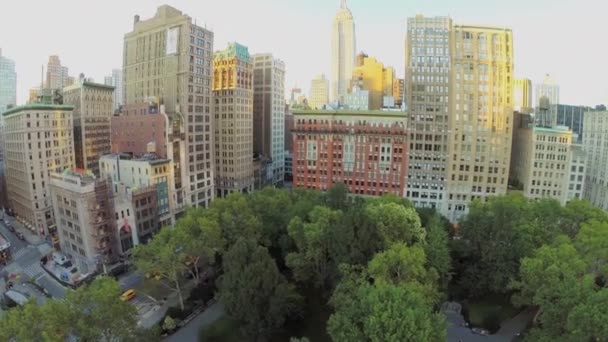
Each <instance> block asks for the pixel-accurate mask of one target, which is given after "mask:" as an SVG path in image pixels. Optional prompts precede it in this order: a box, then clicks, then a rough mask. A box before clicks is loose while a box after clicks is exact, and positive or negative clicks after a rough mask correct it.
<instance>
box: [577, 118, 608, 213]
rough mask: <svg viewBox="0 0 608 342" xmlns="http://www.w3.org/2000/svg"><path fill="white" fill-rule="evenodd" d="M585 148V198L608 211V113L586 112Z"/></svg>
mask: <svg viewBox="0 0 608 342" xmlns="http://www.w3.org/2000/svg"><path fill="white" fill-rule="evenodd" d="M584 121H585V124H584V126H583V148H584V150H585V152H586V155H587V166H586V167H587V171H586V173H585V191H584V197H585V199H586V200H588V201H590V202H591V203H592V204H593V205H595V206H596V207H599V208H602V209H603V210H605V211H608V167H606V165H608V112H606V111H593V112H586V113H585V117H584Z"/></svg>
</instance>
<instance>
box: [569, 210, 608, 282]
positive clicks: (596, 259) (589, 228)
mask: <svg viewBox="0 0 608 342" xmlns="http://www.w3.org/2000/svg"><path fill="white" fill-rule="evenodd" d="M574 244H575V246H576V249H577V250H578V251H579V253H580V255H581V256H582V257H583V259H584V260H585V262H586V263H587V265H589V272H591V273H593V274H594V275H595V277H596V278H598V280H600V281H601V283H603V284H605V283H606V279H608V222H600V221H591V222H589V223H584V224H583V225H582V228H581V229H580V231H579V232H578V234H577V235H576V239H575V240H574Z"/></svg>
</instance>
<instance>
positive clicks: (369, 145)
mask: <svg viewBox="0 0 608 342" xmlns="http://www.w3.org/2000/svg"><path fill="white" fill-rule="evenodd" d="M406 120H407V118H406V116H405V113H403V112H381V111H366V112H365V111H319V110H310V111H299V110H296V111H294V123H295V126H294V133H293V137H294V142H293V147H294V151H293V184H294V186H295V187H298V188H308V189H317V190H327V189H329V188H330V187H331V185H332V184H334V183H344V184H345V185H346V186H347V187H348V188H349V190H350V193H352V194H356V195H367V196H381V195H385V194H395V195H398V196H403V195H404V193H405V182H406V173H407V157H406V156H407V133H406V126H407V125H406Z"/></svg>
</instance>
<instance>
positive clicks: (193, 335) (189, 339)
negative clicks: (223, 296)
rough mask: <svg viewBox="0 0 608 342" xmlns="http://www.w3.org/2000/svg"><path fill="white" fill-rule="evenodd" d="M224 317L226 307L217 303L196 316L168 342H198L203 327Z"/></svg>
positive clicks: (169, 338)
mask: <svg viewBox="0 0 608 342" xmlns="http://www.w3.org/2000/svg"><path fill="white" fill-rule="evenodd" d="M223 315H224V306H223V305H222V304H221V303H215V304H213V305H211V306H210V307H208V308H207V310H205V311H203V312H202V313H201V314H200V315H198V316H196V318H194V319H193V320H192V321H191V322H190V323H188V324H187V325H186V326H185V327H182V328H181V329H179V330H178V331H177V332H176V333H175V334H173V335H171V336H169V337H168V338H167V339H166V340H165V341H166V342H196V341H198V333H199V331H200V329H201V328H202V327H207V326H209V325H211V324H212V323H213V322H215V321H217V320H218V319H220V318H221V317H222V316H223Z"/></svg>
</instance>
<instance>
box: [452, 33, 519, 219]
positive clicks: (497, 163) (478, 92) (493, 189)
mask: <svg viewBox="0 0 608 342" xmlns="http://www.w3.org/2000/svg"><path fill="white" fill-rule="evenodd" d="M452 37H453V42H452V44H453V45H452V46H453V48H454V50H455V53H453V54H452V74H453V81H452V84H451V88H452V89H451V96H450V97H451V99H450V116H449V124H448V125H449V134H448V156H449V157H448V179H447V181H448V186H447V191H448V205H447V216H448V218H449V219H450V220H451V221H453V222H454V221H457V220H458V219H460V217H462V216H463V215H464V214H466V213H467V212H468V205H469V203H470V202H471V201H472V200H474V199H481V200H485V199H486V198H487V197H489V196H495V195H502V194H505V193H506V192H507V183H508V178H509V165H510V160H511V139H512V134H513V133H512V125H513V34H512V32H511V30H510V29H505V28H493V27H477V26H461V25H455V26H454V28H453V33H452Z"/></svg>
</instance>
